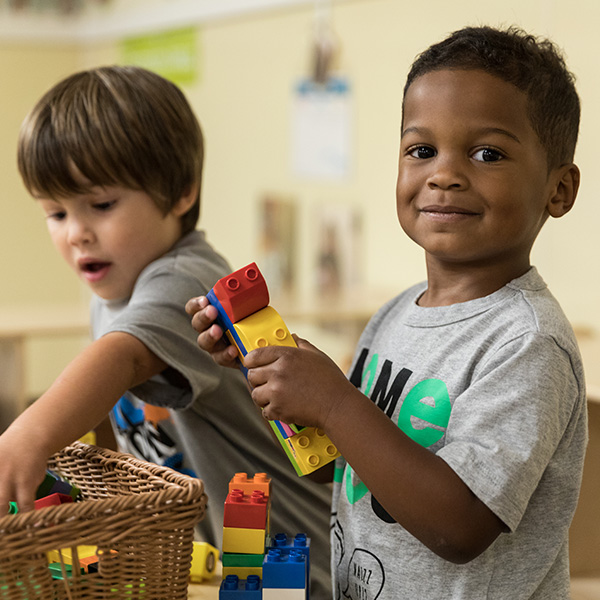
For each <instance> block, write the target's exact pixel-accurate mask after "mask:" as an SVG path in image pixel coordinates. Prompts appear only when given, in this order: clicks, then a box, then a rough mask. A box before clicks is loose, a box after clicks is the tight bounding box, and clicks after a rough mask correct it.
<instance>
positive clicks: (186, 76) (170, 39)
mask: <svg viewBox="0 0 600 600" xmlns="http://www.w3.org/2000/svg"><path fill="white" fill-rule="evenodd" d="M121 60H122V62H123V63H124V64H127V65H137V66H138V67H143V68H144V69H148V70H149V71H154V72H155V73H158V74H159V75H162V76H163V77H165V78H166V79H169V80H170V81H173V82H174V83H176V84H177V85H186V84H192V83H195V82H198V80H199V73H198V30H197V28H195V27H186V28H184V29H174V30H171V31H161V32H159V33H153V34H149V35H142V36H137V37H132V38H127V39H125V40H123V41H122V42H121Z"/></svg>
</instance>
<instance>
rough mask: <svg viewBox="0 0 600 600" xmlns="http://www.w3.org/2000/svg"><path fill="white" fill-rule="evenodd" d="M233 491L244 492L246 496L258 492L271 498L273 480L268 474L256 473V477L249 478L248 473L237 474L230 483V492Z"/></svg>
mask: <svg viewBox="0 0 600 600" xmlns="http://www.w3.org/2000/svg"><path fill="white" fill-rule="evenodd" d="M233 490H242V491H243V492H244V493H246V494H251V493H252V492H254V491H255V490H258V491H259V492H263V494H264V495H265V496H271V478H270V477H267V474H266V473H254V477H248V474H247V473H236V474H235V475H234V476H233V477H232V478H231V481H230V482H229V491H230V492H232V491H233Z"/></svg>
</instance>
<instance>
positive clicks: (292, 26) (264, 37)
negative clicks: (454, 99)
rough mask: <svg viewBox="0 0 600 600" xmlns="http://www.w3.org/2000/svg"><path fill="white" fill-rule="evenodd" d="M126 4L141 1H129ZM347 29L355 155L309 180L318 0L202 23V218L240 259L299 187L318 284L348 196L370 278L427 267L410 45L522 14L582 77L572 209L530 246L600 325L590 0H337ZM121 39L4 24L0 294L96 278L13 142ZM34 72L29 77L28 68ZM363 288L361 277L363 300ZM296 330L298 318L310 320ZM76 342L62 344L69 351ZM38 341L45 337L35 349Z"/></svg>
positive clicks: (574, 306) (343, 56)
mask: <svg viewBox="0 0 600 600" xmlns="http://www.w3.org/2000/svg"><path fill="white" fill-rule="evenodd" d="M129 6H130V7H131V3H130V4H129ZM332 15H333V26H334V30H335V33H336V36H337V39H338V40H339V43H340V54H339V59H338V61H337V68H338V70H339V73H340V74H341V75H343V76H345V77H347V78H348V79H349V81H350V83H351V86H352V110H353V115H354V118H353V130H352V135H353V145H352V157H353V168H352V172H351V175H350V177H349V178H348V180H347V181H344V182H341V183H333V182H315V181H306V180H302V179H300V178H298V177H296V176H294V175H293V173H292V171H291V168H290V123H291V119H292V90H293V87H294V85H295V84H296V82H297V81H298V79H299V78H302V77H305V76H307V75H308V74H309V50H310V41H311V35H312V28H313V3H312V2H311V3H306V4H305V5H299V6H294V7H287V8H285V9H273V10H268V11H264V12H260V13H255V14H252V15H247V16H242V17H237V18H227V19H211V20H209V21H206V22H205V23H200V24H198V35H199V46H198V60H199V78H198V81H197V82H196V83H194V84H193V85H189V86H184V91H185V92H186V94H187V95H188V97H189V99H190V101H191V102H192V104H193V106H194V108H195V110H196V112H197V114H198V116H199V118H200V121H201V123H202V126H203V129H204V133H205V138H206V163H205V181H204V189H203V207H202V216H201V227H202V228H205V229H206V230H207V231H208V233H209V239H210V240H211V241H212V242H213V243H214V244H215V245H216V246H217V247H218V248H219V249H220V250H221V251H222V252H223V253H224V254H225V255H226V256H227V257H228V258H229V260H230V261H231V263H232V265H233V266H234V267H235V268H238V267H241V266H243V265H244V264H246V263H248V262H250V261H251V260H254V259H255V258H256V256H257V254H258V246H259V234H258V232H259V219H258V205H259V201H260V199H261V198H262V197H263V196H264V195H265V194H277V195H281V196H283V197H290V198H293V199H294V200H295V202H296V203H297V210H298V222H297V233H298V236H299V242H300V244H299V249H300V251H299V253H298V264H297V272H298V281H299V284H300V285H299V287H298V296H299V298H301V299H302V300H303V301H304V300H307V299H309V298H310V296H311V294H312V290H313V287H312V285H313V271H314V260H315V250H314V249H315V244H316V236H315V227H314V215H315V210H317V209H318V207H319V206H320V205H321V204H323V203H327V204H329V203H333V204H349V205H352V206H354V207H356V208H357V210H358V211H360V212H361V213H362V216H363V220H364V222H363V233H364V236H363V241H362V246H361V253H360V254H361V257H362V258H361V260H360V261H359V264H358V265H357V268H358V269H359V270H360V271H361V273H362V284H363V285H362V288H363V290H370V291H373V290H376V291H377V293H380V294H381V297H384V296H390V295H391V294H392V293H394V292H396V291H399V290H401V289H403V288H405V287H406V286H408V285H410V284H412V283H414V282H415V281H418V280H420V279H422V278H423V276H424V267H423V259H422V254H421V251H420V250H419V249H418V248H417V247H416V246H414V244H413V243H412V242H410V241H409V240H407V239H406V237H405V236H404V235H403V233H402V232H401V230H400V228H399V226H398V225H397V222H396V217H395V204H394V202H395V200H394V186H395V176H396V161H397V151H398V150H397V149H398V141H399V118H400V102H401V92H402V87H403V80H404V78H405V75H406V73H407V71H408V68H409V66H410V63H411V61H412V60H413V58H414V57H415V55H416V54H417V53H418V52H420V51H421V50H423V49H424V48H425V47H426V46H427V45H429V44H430V43H433V42H435V41H437V40H439V39H440V38H441V37H442V36H444V35H445V34H446V33H448V32H450V31H452V30H454V29H457V28H460V27H461V26H463V25H467V24H469V25H477V24H491V25H501V24H513V23H514V24H519V25H521V26H523V27H524V28H526V29H528V30H530V31H532V32H533V33H536V34H540V35H548V36H551V37H552V38H553V39H555V40H556V42H557V43H558V44H559V45H560V46H561V47H563V48H564V50H565V53H566V56H567V59H568V63H569V65H570V67H571V69H572V70H573V71H574V72H575V74H576V75H577V78H578V89H579V92H580V95H581V98H582V104H583V117H582V127H581V134H580V143H579V148H578V152H577V157H576V158H577V163H578V164H579V166H580V167H581V170H582V185H581V189H580V194H579V199H578V201H577V205H576V207H575V209H574V210H573V212H572V213H571V214H569V215H567V216H566V217H565V218H563V219H560V220H558V221H556V222H549V223H548V224H547V225H546V227H545V228H544V231H543V232H542V234H541V235H540V238H539V240H538V243H537V246H536V249H535V251H534V257H533V258H534V262H535V264H536V265H537V266H538V267H539V269H540V271H541V272H542V274H543V276H544V277H545V279H546V280H547V281H548V283H549V284H550V285H551V288H552V289H553V291H554V293H555V295H556V296H557V297H558V299H559V300H560V301H561V303H562V304H563V306H564V308H565V310H566V312H567V315H568V316H569V317H570V318H571V320H572V322H573V323H574V324H575V325H576V326H578V327H587V328H591V329H594V330H599V329H600V315H599V314H598V311H597V306H598V305H599V304H600V303H599V300H600V283H599V282H598V279H597V278H596V277H595V272H596V264H597V263H598V262H599V260H600V244H598V243H597V242H596V241H595V237H594V235H595V225H596V223H597V222H598V217H599V216H600V208H599V207H598V204H597V202H595V198H594V192H593V187H592V186H593V173H594V169H595V165H593V164H592V163H593V161H594V159H595V141H596V138H597V137H598V134H600V116H599V115H598V112H597V111H596V110H595V108H596V107H597V106H600V77H599V75H598V71H597V67H596V63H597V60H596V58H595V57H596V56H597V55H598V51H599V50H600V40H599V38H598V35H597V31H596V29H597V23H598V22H600V3H597V2H595V0H573V1H572V2H570V3H568V5H567V3H563V2H559V1H558V0H537V1H534V0H529V1H528V2H522V0H519V1H517V0H506V1H505V2H503V3H482V2H476V1H474V0H462V1H461V2H460V3H449V2H447V1H445V0H430V2H428V3H427V4H419V3H406V2H402V1H401V0H346V1H340V2H335V3H334V4H333V11H332ZM119 57H120V53H119V41H118V40H114V39H113V40H106V39H104V40H102V41H91V42H88V43H81V44H77V45H68V46H60V45H57V44H56V43H53V44H48V45H41V44H31V43H22V42H21V43H15V42H10V43H8V42H7V43H2V42H1V40H0V75H2V81H3V82H4V83H3V93H2V94H1V96H0V103H1V104H0V133H1V134H2V135H0V158H1V159H2V160H1V161H0V165H1V167H0V168H1V169H2V171H1V174H2V178H1V182H2V186H3V192H4V193H3V196H4V198H5V201H4V206H3V211H2V212H3V215H4V219H2V220H0V228H1V229H0V273H2V276H3V281H4V284H3V285H2V286H1V287H0V310H1V309H2V307H3V306H11V305H15V304H22V303H25V304H27V305H31V306H35V305H39V304H40V302H43V303H49V304H71V303H81V302H86V301H87V297H88V296H87V293H86V291H85V290H84V289H83V287H82V286H81V285H80V284H79V283H78V282H77V281H76V280H75V278H74V277H73V276H72V275H71V273H70V272H69V271H68V269H67V267H66V266H64V265H63V264H62V263H61V260H60V259H59V257H58V255H57V254H56V253H55V252H54V251H53V250H52V248H51V246H50V244H49V242H48V239H47V235H46V233H45V231H44V223H43V218H42V216H41V214H38V212H39V211H36V207H35V205H34V202H33V201H31V200H30V199H29V198H28V197H27V195H26V193H25V192H24V190H23V189H22V186H21V184H20V182H19V178H18V176H17V174H16V169H15V161H14V148H15V144H16V136H17V131H18V127H19V123H20V121H21V119H22V118H23V116H24V114H25V113H26V111H27V110H28V108H29V107H30V106H31V105H32V104H33V103H34V101H35V100H36V99H37V97H38V96H39V95H41V94H42V93H43V92H44V91H45V90H46V89H47V88H48V87H49V86H50V85H51V84H52V83H54V82H55V81H57V80H58V79H59V78H61V77H63V76H65V75H66V74H68V73H69V72H72V71H74V70H76V69H79V68H84V67H90V66H95V65H99V64H107V63H112V62H117V61H119V60H120V58H119ZM23 73H27V77H24V76H23ZM362 297H363V293H361V292H358V293H357V297H356V300H355V301H356V302H357V303H360V302H361V298H362ZM299 333H302V332H301V331H299ZM73 351H74V348H73V347H71V348H64V347H63V346H61V347H60V348H58V347H57V348H55V349H54V351H53V358H54V361H55V363H58V362H61V363H64V362H66V360H68V359H69V357H70V355H71V354H72V353H73ZM32 352H34V354H35V351H32ZM45 354H46V350H43V351H41V350H40V351H39V352H38V354H37V355H36V356H35V357H36V360H35V361H34V362H35V367H36V370H35V373H33V374H32V375H31V388H32V391H35V392H36V393H37V392H38V391H41V390H42V389H43V388H44V386H45V385H47V383H48V382H50V381H51V380H52V379H53V377H54V376H55V375H56V372H55V371H56V368H57V366H56V364H53V365H52V366H50V367H49V368H48V369H46V364H47V362H48V361H46V360H44V355H45Z"/></svg>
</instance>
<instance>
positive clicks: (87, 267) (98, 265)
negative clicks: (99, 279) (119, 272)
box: [81, 262, 110, 273]
mask: <svg viewBox="0 0 600 600" xmlns="http://www.w3.org/2000/svg"><path fill="white" fill-rule="evenodd" d="M109 264H110V263H107V262H90V263H86V264H84V265H82V266H81V270H82V271H84V272H85V273H97V272H98V271H101V270H102V269H104V268H105V267H108V265H109Z"/></svg>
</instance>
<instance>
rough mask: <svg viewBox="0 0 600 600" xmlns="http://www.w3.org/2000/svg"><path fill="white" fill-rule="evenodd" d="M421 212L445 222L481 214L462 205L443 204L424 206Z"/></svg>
mask: <svg viewBox="0 0 600 600" xmlns="http://www.w3.org/2000/svg"><path fill="white" fill-rule="evenodd" d="M419 212H420V213H422V214H424V215H425V216H427V217H429V218H430V219H433V220H435V221H445V222H449V221H458V220H461V219H467V218H469V217H477V216H479V215H480V214H481V213H478V212H475V211H473V210H469V209H467V208H464V207H461V206H446V205H441V204H431V205H429V206H424V207H423V208H420V209H419Z"/></svg>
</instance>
